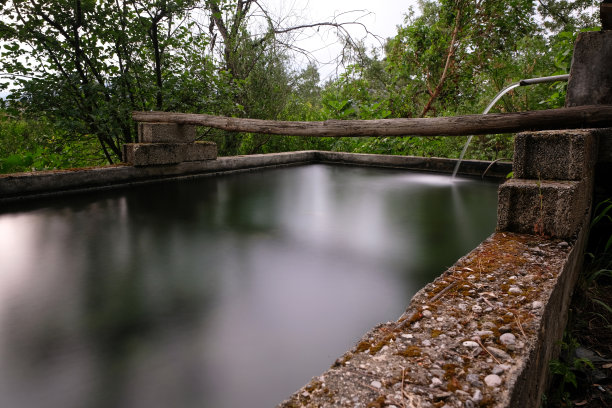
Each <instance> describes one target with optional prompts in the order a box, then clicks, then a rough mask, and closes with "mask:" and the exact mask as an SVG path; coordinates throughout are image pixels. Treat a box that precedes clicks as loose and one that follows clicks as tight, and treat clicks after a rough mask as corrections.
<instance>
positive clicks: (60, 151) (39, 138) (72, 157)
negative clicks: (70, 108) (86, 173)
mask: <svg viewBox="0 0 612 408" xmlns="http://www.w3.org/2000/svg"><path fill="white" fill-rule="evenodd" d="M103 162H104V157H103V156H102V154H101V152H100V150H99V148H98V145H97V140H96V139H95V138H93V137H91V136H90V137H82V138H79V139H77V140H71V139H69V138H67V137H66V135H65V134H63V133H61V132H59V131H58V130H57V128H56V127H55V126H53V124H51V123H50V122H48V121H47V120H46V119H45V118H39V119H38V120H30V119H20V118H14V117H11V116H10V115H8V114H6V113H4V114H3V113H0V173H14V172H22V171H34V170H54V169H61V168H73V167H87V166H94V165H100V164H102V163H103Z"/></svg>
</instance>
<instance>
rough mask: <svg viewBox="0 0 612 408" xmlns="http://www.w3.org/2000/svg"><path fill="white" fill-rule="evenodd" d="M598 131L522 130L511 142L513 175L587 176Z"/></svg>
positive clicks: (552, 178) (590, 167)
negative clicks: (512, 142)
mask: <svg viewBox="0 0 612 408" xmlns="http://www.w3.org/2000/svg"><path fill="white" fill-rule="evenodd" d="M597 133H599V132H597V131H594V130H591V129H587V130H558V131H541V132H524V133H519V134H518V135H516V138H515V141H514V164H513V171H514V177H516V178H522V179H543V180H581V179H583V178H585V177H589V175H590V174H591V172H592V167H593V164H594V163H595V159H596V156H597Z"/></svg>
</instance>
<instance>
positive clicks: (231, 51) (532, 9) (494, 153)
mask: <svg viewBox="0 0 612 408" xmlns="http://www.w3.org/2000/svg"><path fill="white" fill-rule="evenodd" d="M592 3H593V2H592V1H588V0H562V1H559V2H553V1H545V0H542V1H538V2H535V1H534V0H510V1H506V2H500V1H494V0H482V1H476V2H475V1H469V0H422V1H420V2H419V8H420V10H419V12H418V13H417V12H415V11H414V10H407V17H406V19H405V21H404V24H403V25H401V26H399V27H398V32H397V35H396V36H395V37H394V38H392V39H390V40H389V41H388V42H387V44H386V45H385V47H384V50H374V51H373V52H371V53H370V54H368V50H366V49H365V47H364V46H363V44H355V43H353V42H348V43H347V44H348V48H347V49H345V51H346V55H347V56H349V57H348V59H345V62H346V63H347V64H348V65H347V67H346V70H345V71H344V72H343V73H342V74H340V75H339V77H338V78H336V79H334V80H332V81H329V82H328V83H326V84H325V85H324V86H321V85H320V78H319V74H318V72H317V68H316V67H315V66H314V65H309V66H307V67H306V68H304V69H303V70H299V71H293V70H292V69H291V68H290V67H291V64H292V61H291V60H290V59H289V58H288V57H287V53H286V50H287V45H286V43H284V42H283V40H282V39H279V38H277V35H278V33H279V32H285V30H276V29H275V27H274V22H273V21H272V19H271V18H270V16H269V15H268V14H267V13H266V12H264V13H260V14H261V15H263V16H265V17H264V20H265V22H266V24H267V28H264V30H263V32H260V33H259V34H258V35H254V34H253V32H252V29H253V28H252V27H253V25H252V24H251V21H252V20H251V19H252V16H253V15H254V13H253V10H252V8H253V7H260V8H261V7H262V5H261V4H259V3H258V2H256V1H254V0H240V1H238V0H163V1H162V0H138V1H132V2H119V1H105V2H94V1H90V0H76V1H74V0H57V1H53V2H45V1H43V0H32V1H25V0H7V1H5V2H4V3H2V4H0V16H1V18H0V45H1V46H2V48H0V57H1V58H0V73H2V74H3V75H4V76H5V77H6V78H8V79H10V80H11V81H12V83H13V84H14V85H16V86H17V88H15V89H13V90H12V91H11V94H10V96H9V98H8V99H7V100H6V101H2V103H3V106H4V107H6V108H10V109H11V110H10V111H9V112H10V113H11V114H12V115H17V116H19V117H24V118H33V119H34V120H36V118H44V123H45V124H48V125H50V126H54V127H55V129H56V131H54V133H57V134H61V137H60V138H56V140H60V141H59V142H57V143H59V144H58V146H59V147H57V148H56V149H55V150H53V149H51V150H53V152H55V153H57V154H60V153H61V157H64V156H70V155H71V154H72V153H70V151H74V152H77V151H83V150H87V151H88V152H89V148H90V147H91V141H92V140H93V141H95V143H98V144H99V148H100V154H99V155H98V156H101V155H103V156H104V157H105V158H106V161H107V162H114V161H117V160H118V158H119V156H120V153H121V147H122V145H123V144H124V143H128V142H132V141H134V140H135V129H136V128H135V126H134V124H133V123H132V121H131V118H130V115H131V112H132V111H134V110H163V111H181V112H200V113H212V114H221V115H228V116H236V117H252V118H261V119H279V120H304V121H319V120H327V119H341V120H342V119H384V118H398V117H421V116H447V115H459V114H469V113H479V112H482V110H483V109H484V107H485V106H486V105H487V104H488V103H489V101H490V100H491V99H492V98H493V96H494V95H495V94H497V93H498V92H499V91H500V90H501V89H503V88H504V87H506V86H507V85H509V84H511V83H513V82H516V81H518V80H519V79H523V78H530V77H537V76H545V75H553V74H560V73H567V72H568V70H569V64H570V62H571V53H572V48H573V43H574V40H575V36H576V33H577V31H579V30H581V29H585V28H587V27H589V26H591V25H593V24H595V14H594V13H592V12H591V11H592V10H591V8H590V7H592ZM203 22H206V24H202V23H203ZM379 53H383V54H382V55H381V54H379ZM6 85H7V83H5V84H4V85H0V88H1V87H2V86H5V87H6ZM565 89H566V84H565V83H556V84H552V85H537V86H534V87H529V88H522V87H521V88H518V89H515V90H513V91H511V92H510V93H508V95H507V96H505V97H504V98H502V99H501V100H500V102H499V103H498V104H497V106H495V107H494V109H493V111H500V112H512V111H521V110H534V109H542V108H554V107H559V106H562V105H563V103H564V98H565ZM201 138H206V139H209V140H213V141H215V142H217V144H218V147H219V153H220V154H221V155H235V154H253V153H267V152H276V151H288V150H302V149H328V150H342V151H354V152H369V153H385V154H405V155H423V156H442V157H458V156H459V154H460V152H461V150H462V148H463V144H464V143H465V138H413V137H404V138H376V139H375V138H296V137H282V136H270V135H259V134H236V133H231V132H222V131H217V130H211V129H202V130H201ZM47 140H52V139H47ZM77 141H79V142H78V143H83V144H84V145H85V146H87V147H86V148H85V147H83V146H79V145H78V143H77ZM75 143H77V144H76V145H75ZM17 145H19V143H18V144H17ZM40 146H41V147H42V150H41V149H38V146H30V145H28V147H27V148H25V149H23V150H19V149H18V148H17V149H15V150H16V151H14V152H10V153H8V152H7V153H3V156H1V157H3V159H2V160H3V163H4V164H3V166H4V167H5V168H9V167H10V168H12V169H24V168H25V169H27V168H49V167H56V166H71V165H73V164H74V163H75V162H74V160H72V161H69V162H63V161H62V160H61V158H60V157H59V156H58V157H54V158H53V153H47V152H48V150H45V148H46V147H47V145H45V144H44V143H42V142H41V144H40ZM72 146H76V147H72ZM57 149H59V150H57ZM56 150H57V151H56ZM512 151H513V149H512V136H511V135H494V136H479V137H477V138H474V140H473V142H472V143H471V145H470V149H468V151H467V156H466V158H474V159H487V160H492V159H500V158H507V159H511V157H512ZM38 152H40V154H50V157H52V158H51V159H49V160H50V163H51V164H43V165H40V163H39V160H38V159H37V158H38V157H39V154H38ZM88 154H89V153H88ZM12 155H18V156H19V158H18V157H10V158H9V156H12ZM20 163H21V164H20Z"/></svg>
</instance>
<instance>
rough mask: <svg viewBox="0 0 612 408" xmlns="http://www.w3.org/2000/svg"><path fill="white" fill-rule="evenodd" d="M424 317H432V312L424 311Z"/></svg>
mask: <svg viewBox="0 0 612 408" xmlns="http://www.w3.org/2000/svg"><path fill="white" fill-rule="evenodd" d="M423 317H431V311H429V310H423Z"/></svg>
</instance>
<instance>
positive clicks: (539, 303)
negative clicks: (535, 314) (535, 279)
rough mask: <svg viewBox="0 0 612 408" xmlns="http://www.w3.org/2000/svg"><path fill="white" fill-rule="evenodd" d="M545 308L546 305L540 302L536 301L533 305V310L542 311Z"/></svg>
mask: <svg viewBox="0 0 612 408" xmlns="http://www.w3.org/2000/svg"><path fill="white" fill-rule="evenodd" d="M543 306H544V303H542V302H540V301H539V300H536V301H534V302H533V303H532V304H531V308H532V309H541V308H542V307H543Z"/></svg>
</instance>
